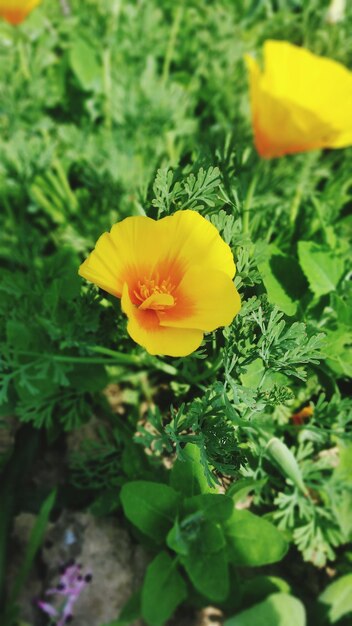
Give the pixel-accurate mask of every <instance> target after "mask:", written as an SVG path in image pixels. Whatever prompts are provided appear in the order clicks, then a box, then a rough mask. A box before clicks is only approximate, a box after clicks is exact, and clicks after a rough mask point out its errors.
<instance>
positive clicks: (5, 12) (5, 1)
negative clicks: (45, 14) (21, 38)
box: [0, 0, 41, 26]
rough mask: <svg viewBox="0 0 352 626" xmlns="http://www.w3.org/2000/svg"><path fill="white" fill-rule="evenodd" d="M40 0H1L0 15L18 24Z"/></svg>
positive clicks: (15, 24) (11, 22)
mask: <svg viewBox="0 0 352 626" xmlns="http://www.w3.org/2000/svg"><path fill="white" fill-rule="evenodd" d="M40 2H41V0H0V16H1V17H3V18H4V19H5V20H6V21H7V22H10V24H13V25H14V26H17V25H18V24H20V23H21V22H23V20H24V19H26V17H27V15H29V13H31V11H33V9H35V7H36V6H38V4H40Z"/></svg>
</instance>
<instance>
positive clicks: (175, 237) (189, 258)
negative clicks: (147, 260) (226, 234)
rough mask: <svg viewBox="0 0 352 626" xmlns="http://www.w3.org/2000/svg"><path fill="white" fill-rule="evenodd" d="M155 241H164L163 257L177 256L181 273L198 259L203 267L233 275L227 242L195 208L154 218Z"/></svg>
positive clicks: (234, 270)
mask: <svg viewBox="0 0 352 626" xmlns="http://www.w3.org/2000/svg"><path fill="white" fill-rule="evenodd" d="M157 232H158V237H159V239H158V241H167V242H168V247H167V257H166V258H167V259H169V260H171V259H177V260H178V262H179V263H180V264H181V266H182V269H183V273H184V272H185V271H187V269H188V268H189V267H192V266H194V265H198V264H199V261H200V260H201V262H202V264H203V266H204V268H209V269H216V270H220V271H222V272H224V273H225V274H228V276H230V278H233V276H234V275H235V272H236V266H235V263H234V260H233V254H232V252H231V249H230V246H228V245H227V243H225V241H224V240H223V239H222V238H221V237H220V234H219V231H218V230H217V228H216V227H215V226H214V225H213V224H211V222H209V221H208V220H206V219H205V218H204V217H203V216H202V215H200V214H199V213H197V212H196V211H191V210H188V209H187V210H185V211H177V212H176V213H175V214H174V215H171V216H168V217H164V218H163V219H161V220H159V221H158V222H157ZM154 245H155V243H154Z"/></svg>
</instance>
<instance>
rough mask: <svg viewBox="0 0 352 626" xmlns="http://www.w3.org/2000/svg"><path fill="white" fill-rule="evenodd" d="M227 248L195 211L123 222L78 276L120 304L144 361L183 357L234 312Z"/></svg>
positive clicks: (237, 307) (99, 245)
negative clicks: (161, 356) (153, 357)
mask: <svg viewBox="0 0 352 626" xmlns="http://www.w3.org/2000/svg"><path fill="white" fill-rule="evenodd" d="M235 271H236V268H235V264H234V260H233V255H232V252H231V250H230V247H229V246H228V245H227V244H226V243H225V242H224V241H223V239H222V238H221V237H220V234H219V232H218V231H217V229H216V228H215V226H213V225H212V224H211V223H210V222H209V221H208V220H206V219H205V218H204V217H202V216H201V215H200V214H199V213H197V212H195V211H189V210H187V211H177V212H176V213H175V214H174V215H172V216H168V217H164V218H163V219H161V220H159V221H155V220H153V219H151V218H149V217H144V216H135V217H128V218H126V219H124V220H123V221H121V222H118V223H117V224H115V225H114V226H113V227H112V229H111V231H110V233H104V234H103V235H102V236H101V237H100V238H99V240H98V241H97V243H96V246H95V248H94V250H93V252H92V253H91V254H90V255H89V257H88V258H87V259H86V261H84V263H83V264H82V265H81V267H80V268H79V274H80V275H81V276H83V277H84V278H86V279H87V280H89V281H91V282H93V283H95V284H96V285H98V286H99V287H101V288H102V289H104V290H105V291H107V292H108V293H110V294H112V295H114V296H116V297H117V298H121V305H122V310H123V311H124V313H126V315H127V317H128V324H127V330H128V332H129V334H130V336H131V337H132V339H133V340H134V341H135V342H136V343H138V344H140V345H141V346H143V347H144V348H145V349H146V350H147V351H148V352H149V353H150V354H165V355H169V356H185V355H187V354H190V353H191V352H193V351H194V350H196V349H197V348H198V347H199V346H200V344H201V342H202V340H203V335H204V333H205V332H210V331H213V330H215V329H216V328H218V327H219V326H226V325H228V324H230V323H231V322H232V320H233V318H234V316H235V315H236V314H237V313H238V311H239V310H240V306H241V304H240V297H239V295H238V292H237V290H236V288H235V285H234V283H233V280H232V279H233V276H234V274H235Z"/></svg>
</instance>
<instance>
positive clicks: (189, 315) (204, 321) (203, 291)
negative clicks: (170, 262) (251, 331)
mask: <svg viewBox="0 0 352 626" xmlns="http://www.w3.org/2000/svg"><path fill="white" fill-rule="evenodd" d="M184 301H185V302H186V303H191V306H186V307H183V302H184ZM240 308H241V300H240V296H239V294H238V292H237V289H236V287H235V285H234V284H233V282H232V280H231V278H230V277H229V276H228V275H227V274H224V272H219V271H217V270H207V271H206V272H204V269H203V267H199V266H198V267H193V268H191V269H190V270H188V272H187V273H186V275H185V276H184V278H183V280H182V282H181V283H180V285H179V288H178V292H177V295H176V305H175V306H174V307H173V308H170V309H167V310H165V311H158V312H157V314H158V317H159V320H160V324H161V325H162V326H165V327H173V328H198V329H201V330H202V331H204V332H211V331H213V330H215V329H216V328H218V327H219V326H227V325H228V324H231V322H232V320H233V318H234V317H235V315H236V314H237V313H238V312H239V310H240Z"/></svg>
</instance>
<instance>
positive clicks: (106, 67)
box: [103, 48, 112, 130]
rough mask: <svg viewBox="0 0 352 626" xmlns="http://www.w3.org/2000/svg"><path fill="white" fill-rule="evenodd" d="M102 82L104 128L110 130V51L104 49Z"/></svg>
mask: <svg viewBox="0 0 352 626" xmlns="http://www.w3.org/2000/svg"><path fill="white" fill-rule="evenodd" d="M103 80H104V95H105V105H104V114H105V127H106V128H107V129H108V130H111V127H112V115H111V49H110V48H106V50H104V53H103Z"/></svg>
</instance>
